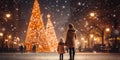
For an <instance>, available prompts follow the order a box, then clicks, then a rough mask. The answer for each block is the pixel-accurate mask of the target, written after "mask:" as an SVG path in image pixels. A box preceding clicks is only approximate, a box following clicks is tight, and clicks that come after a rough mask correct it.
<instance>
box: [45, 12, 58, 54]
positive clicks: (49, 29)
mask: <svg viewBox="0 0 120 60" xmlns="http://www.w3.org/2000/svg"><path fill="white" fill-rule="evenodd" d="M47 18H48V21H47V25H46V34H47V40H48V41H49V46H50V51H51V52H55V51H56V50H57V45H58V44H57V43H58V41H57V37H56V33H55V30H54V26H53V24H52V22H51V20H50V15H49V14H48V15H47Z"/></svg>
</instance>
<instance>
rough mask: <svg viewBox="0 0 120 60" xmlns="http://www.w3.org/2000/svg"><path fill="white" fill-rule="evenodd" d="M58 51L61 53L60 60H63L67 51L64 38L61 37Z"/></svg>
mask: <svg viewBox="0 0 120 60" xmlns="http://www.w3.org/2000/svg"><path fill="white" fill-rule="evenodd" d="M57 51H58V53H59V54H60V60H63V54H64V53H65V49H64V43H63V40H62V39H60V42H59V43H58V48H57Z"/></svg>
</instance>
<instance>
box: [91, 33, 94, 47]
mask: <svg viewBox="0 0 120 60" xmlns="http://www.w3.org/2000/svg"><path fill="white" fill-rule="evenodd" d="M93 37H94V35H93V34H90V38H91V40H90V47H91V48H93Z"/></svg>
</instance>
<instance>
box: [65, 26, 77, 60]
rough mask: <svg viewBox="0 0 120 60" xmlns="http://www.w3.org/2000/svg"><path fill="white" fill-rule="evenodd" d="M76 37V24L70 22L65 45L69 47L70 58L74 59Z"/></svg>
mask: <svg viewBox="0 0 120 60" xmlns="http://www.w3.org/2000/svg"><path fill="white" fill-rule="evenodd" d="M75 39H76V32H75V28H74V25H73V24H69V29H68V31H67V36H66V42H65V45H66V46H67V47H68V48H69V55H70V60H74V56H75Z"/></svg>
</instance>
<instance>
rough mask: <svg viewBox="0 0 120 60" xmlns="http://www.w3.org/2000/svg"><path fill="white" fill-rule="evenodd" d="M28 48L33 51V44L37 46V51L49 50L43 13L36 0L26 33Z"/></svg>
mask: <svg viewBox="0 0 120 60" xmlns="http://www.w3.org/2000/svg"><path fill="white" fill-rule="evenodd" d="M25 44H26V50H27V51H31V50H32V48H33V46H36V51H37V52H49V51H50V49H49V48H50V47H49V45H48V41H47V37H46V34H45V29H44V24H43V20H42V15H41V12H40V8H39V4H38V1H37V0H35V2H34V5H33V10H32V15H31V18H30V22H29V25H28V30H27V35H26V40H25Z"/></svg>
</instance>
